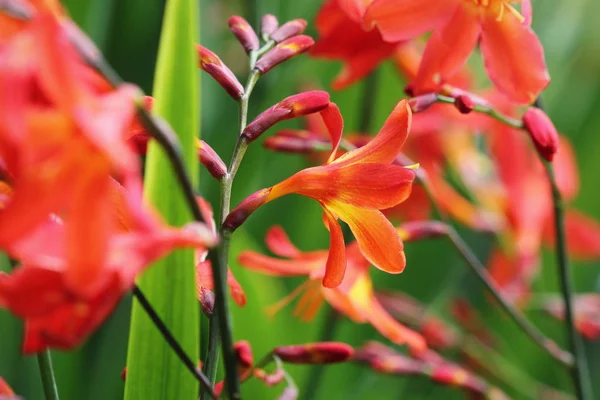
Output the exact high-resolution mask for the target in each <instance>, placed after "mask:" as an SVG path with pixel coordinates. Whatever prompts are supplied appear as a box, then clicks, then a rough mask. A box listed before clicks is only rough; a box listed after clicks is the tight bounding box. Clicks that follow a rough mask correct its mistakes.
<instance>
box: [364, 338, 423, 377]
mask: <svg viewBox="0 0 600 400" xmlns="http://www.w3.org/2000/svg"><path fill="white" fill-rule="evenodd" d="M354 360H357V361H360V362H362V363H365V364H368V365H369V366H370V367H371V368H373V369H374V370H375V371H378V372H381V373H384V374H397V375H411V374H415V373H418V372H421V370H422V369H423V363H421V362H420V361H417V360H413V359H411V358H409V357H408V356H405V355H404V354H400V353H397V352H396V351H395V350H393V349H391V348H389V347H387V346H385V345H383V344H381V343H378V342H368V343H367V344H365V345H364V346H363V347H361V348H360V349H358V350H357V351H356V354H355V355H354Z"/></svg>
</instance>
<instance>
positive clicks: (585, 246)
mask: <svg viewBox="0 0 600 400" xmlns="http://www.w3.org/2000/svg"><path fill="white" fill-rule="evenodd" d="M565 231H566V236H567V249H568V251H569V255H571V256H572V257H574V258H577V259H581V260H598V259H600V222H598V221H596V220H594V219H592V218H591V217H589V216H587V215H585V214H583V213H581V212H579V211H576V210H568V211H567V213H566V215H565ZM544 240H545V241H546V243H548V244H549V245H551V246H554V244H555V242H556V238H555V235H554V220H553V218H550V219H549V220H548V223H547V224H546V229H545V230H544Z"/></svg>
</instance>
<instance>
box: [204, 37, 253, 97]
mask: <svg viewBox="0 0 600 400" xmlns="http://www.w3.org/2000/svg"><path fill="white" fill-rule="evenodd" d="M196 49H197V50H198V55H199V57H200V62H199V63H200V68H202V70H203V71H205V72H206V73H208V74H209V75H210V76H212V77H213V79H214V80H215V81H217V83H218V84H219V85H221V87H222V88H223V89H225V91H226V92H227V93H229V95H230V96H231V97H233V98H234V99H235V100H238V99H239V98H240V97H242V96H243V94H244V87H243V86H242V84H241V83H240V81H238V79H237V78H236V77H235V74H234V73H233V72H231V70H230V69H229V67H227V65H225V64H223V62H222V61H221V59H220V58H219V57H218V56H217V55H216V54H215V53H213V52H212V51H210V50H209V49H207V48H206V47H203V46H200V45H196Z"/></svg>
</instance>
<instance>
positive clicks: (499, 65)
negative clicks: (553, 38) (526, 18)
mask: <svg viewBox="0 0 600 400" xmlns="http://www.w3.org/2000/svg"><path fill="white" fill-rule="evenodd" d="M481 52H482V54H483V59H484V61H485V67H486V70H487V73H488V75H489V77H490V79H491V80H492V82H493V83H494V85H496V87H497V88H498V89H499V90H500V91H501V92H503V93H504V94H505V95H506V96H508V97H509V98H510V99H511V100H513V101H514V102H517V103H521V104H531V103H532V102H533V101H534V100H535V99H536V98H537V96H538V95H539V94H540V92H541V91H542V90H543V89H544V88H545V87H546V86H548V83H550V76H549V75H548V70H547V68H546V61H545V60H544V48H543V47H542V44H541V43H540V41H539V39H538V38H537V36H536V35H535V33H534V32H533V30H532V29H531V28H530V27H529V26H527V25H525V24H523V23H521V22H520V21H519V20H518V18H517V17H516V16H515V15H514V14H513V13H504V16H503V18H502V20H501V21H498V20H497V18H496V17H494V16H491V15H490V16H487V17H486V18H485V19H484V20H483V31H482V33H481Z"/></svg>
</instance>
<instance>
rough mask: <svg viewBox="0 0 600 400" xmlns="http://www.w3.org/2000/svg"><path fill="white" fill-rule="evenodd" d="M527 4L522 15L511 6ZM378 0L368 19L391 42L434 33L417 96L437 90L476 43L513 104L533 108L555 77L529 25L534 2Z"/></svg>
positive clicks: (422, 70) (504, 0)
mask: <svg viewBox="0 0 600 400" xmlns="http://www.w3.org/2000/svg"><path fill="white" fill-rule="evenodd" d="M521 2H522V4H523V7H522V11H523V14H524V15H521V14H519V12H518V11H517V10H516V9H515V8H514V7H513V6H512V5H511V4H510V3H521ZM434 3H435V4H433V3H432V2H426V3H424V2H423V1H422V0H376V1H374V2H373V3H372V4H371V5H370V6H369V7H368V8H367V11H366V13H365V17H364V21H363V22H364V24H365V25H366V26H367V27H371V26H373V25H376V26H377V28H378V29H379V31H380V32H381V34H382V35H383V38H384V39H385V40H387V41H390V42H397V41H400V40H408V39H412V38H414V37H416V36H419V35H421V34H423V33H425V32H428V31H431V30H434V32H433V34H432V35H431V37H430V38H429V40H428V43H427V47H426V49H425V53H424V55H423V61H422V63H421V66H420V68H419V73H418V75H417V80H416V82H415V84H416V86H415V88H416V89H417V92H419V93H423V92H430V91H437V90H439V88H440V87H441V85H442V84H443V83H445V82H447V81H448V79H450V78H452V77H453V76H454V75H455V74H456V73H457V72H459V70H460V68H461V67H462V66H463V65H464V64H465V62H466V60H467V58H468V57H469V55H470V54H471V53H472V52H473V49H474V48H475V46H476V45H477V43H478V42H479V41H480V42H481V52H482V53H483V58H484V61H485V67H486V69H487V72H488V75H489V77H490V79H491V80H492V82H493V83H494V85H495V86H496V87H497V88H498V89H499V90H500V91H501V92H502V93H504V94H505V95H507V96H508V97H509V98H510V99H511V100H513V101H515V102H518V103H523V104H529V103H532V102H533V100H534V99H535V98H536V97H537V96H538V95H539V93H540V92H541V91H542V90H543V89H544V88H545V87H546V86H547V85H548V83H549V81H550V78H549V76H548V71H547V68H546V62H545V60H544V50H543V48H542V45H541V43H540V42H539V39H538V38H537V36H536V35H535V33H534V32H533V30H532V29H531V27H530V24H531V18H530V12H531V6H530V4H529V0H524V1H523V0H438V1H435V2H434Z"/></svg>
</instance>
